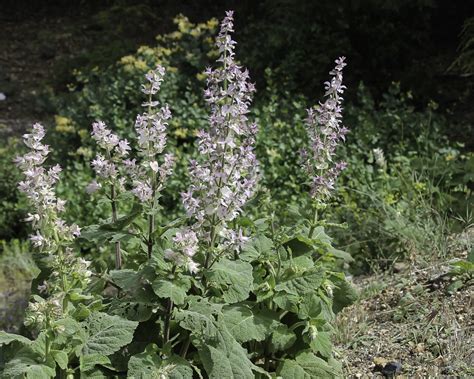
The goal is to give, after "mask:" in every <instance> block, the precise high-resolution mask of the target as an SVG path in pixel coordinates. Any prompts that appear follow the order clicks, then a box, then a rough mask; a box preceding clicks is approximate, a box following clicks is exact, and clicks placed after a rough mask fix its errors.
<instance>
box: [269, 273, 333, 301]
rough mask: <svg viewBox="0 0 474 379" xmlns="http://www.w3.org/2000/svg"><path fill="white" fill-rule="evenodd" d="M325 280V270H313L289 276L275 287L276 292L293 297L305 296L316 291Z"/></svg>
mask: <svg viewBox="0 0 474 379" xmlns="http://www.w3.org/2000/svg"><path fill="white" fill-rule="evenodd" d="M323 279H324V269H322V268H313V269H310V270H306V271H303V272H298V273H293V274H291V275H289V276H288V277H287V278H285V279H283V280H282V281H280V282H279V283H278V284H277V285H276V286H275V290H276V291H283V292H286V293H289V294H291V295H297V296H303V295H305V294H307V293H310V292H314V291H316V290H317V289H318V288H319V286H320V285H321V283H322V282H323Z"/></svg>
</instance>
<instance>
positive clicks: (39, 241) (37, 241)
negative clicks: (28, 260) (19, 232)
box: [30, 231, 46, 247]
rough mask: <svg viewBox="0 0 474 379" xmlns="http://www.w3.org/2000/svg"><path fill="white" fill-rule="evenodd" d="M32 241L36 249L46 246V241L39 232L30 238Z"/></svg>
mask: <svg viewBox="0 0 474 379" xmlns="http://www.w3.org/2000/svg"><path fill="white" fill-rule="evenodd" d="M30 240H31V242H33V245H34V246H36V247H41V246H44V245H45V244H46V239H45V238H44V237H43V236H42V235H41V234H40V232H39V231H36V234H35V235H32V236H30Z"/></svg>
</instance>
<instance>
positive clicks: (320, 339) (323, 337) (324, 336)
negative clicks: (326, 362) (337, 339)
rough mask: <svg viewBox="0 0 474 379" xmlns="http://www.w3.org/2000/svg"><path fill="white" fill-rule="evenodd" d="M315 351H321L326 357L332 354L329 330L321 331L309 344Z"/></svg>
mask: <svg viewBox="0 0 474 379" xmlns="http://www.w3.org/2000/svg"><path fill="white" fill-rule="evenodd" d="M309 345H310V346H311V349H313V351H314V352H315V353H320V354H321V355H322V356H323V357H325V358H331V356H332V343H331V334H330V333H329V332H319V331H318V333H317V334H316V337H315V338H314V339H313V340H312V341H311V342H310V344H309Z"/></svg>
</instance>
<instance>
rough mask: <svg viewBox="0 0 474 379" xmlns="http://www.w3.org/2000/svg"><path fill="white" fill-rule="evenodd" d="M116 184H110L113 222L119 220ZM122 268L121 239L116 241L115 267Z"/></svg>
mask: <svg viewBox="0 0 474 379" xmlns="http://www.w3.org/2000/svg"><path fill="white" fill-rule="evenodd" d="M115 197H116V194H115V185H114V184H112V185H111V186H110V201H111V203H112V222H117V202H116V200H115ZM121 268H122V253H121V252H120V241H117V242H115V269H116V270H120V269H121Z"/></svg>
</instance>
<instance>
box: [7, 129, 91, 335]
mask: <svg viewBox="0 0 474 379" xmlns="http://www.w3.org/2000/svg"><path fill="white" fill-rule="evenodd" d="M44 136H45V131H44V128H43V126H41V125H40V124H35V125H33V128H32V131H31V133H29V134H25V135H24V136H23V141H24V143H25V145H26V146H27V147H28V148H29V150H30V151H29V152H28V153H26V154H25V155H23V156H20V157H18V158H16V163H17V165H18V166H19V167H20V169H21V170H22V172H23V174H24V177H25V178H24V180H22V181H21V182H20V183H19V189H20V191H21V192H23V193H24V194H25V195H26V196H27V198H28V200H29V201H30V204H31V207H32V211H31V213H28V217H27V219H26V221H29V222H31V224H32V227H33V230H34V234H32V235H31V236H30V240H31V242H32V243H33V246H34V247H36V248H38V250H39V251H40V252H41V253H42V256H43V257H44V259H45V261H46V262H47V264H48V266H49V268H50V270H51V275H50V277H49V278H48V279H47V280H44V281H43V282H42V283H41V285H40V286H39V288H38V289H39V292H40V293H41V294H43V295H48V297H47V299H43V298H41V297H39V296H35V297H34V299H35V301H34V302H31V303H30V304H29V308H28V310H29V312H28V315H27V317H26V324H30V325H34V326H36V327H38V329H45V328H48V327H49V325H50V324H51V322H52V321H54V320H56V319H59V318H61V317H62V315H64V314H65V313H66V312H67V310H68V302H69V300H70V299H71V298H77V297H78V296H73V294H76V295H79V293H80V292H81V291H82V290H83V289H84V288H85V287H86V285H87V284H88V283H89V280H90V276H91V271H89V269H88V266H89V262H88V261H86V260H84V259H82V258H77V257H75V256H74V254H73V252H72V249H71V248H70V247H69V246H70V244H71V243H72V242H73V240H74V239H75V238H76V237H78V236H79V235H80V228H79V227H78V226H77V225H76V224H72V225H68V224H67V223H66V222H65V221H64V220H62V219H61V218H60V213H61V212H62V211H64V206H65V203H66V202H65V201H64V200H61V199H59V198H58V197H57V196H56V193H55V185H56V183H57V181H58V180H59V174H60V172H61V168H60V166H59V165H55V166H53V167H50V168H48V169H47V168H45V167H44V163H45V161H46V159H47V157H48V154H49V146H48V145H45V144H43V142H42V140H43V138H44ZM81 296H82V295H81Z"/></svg>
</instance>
